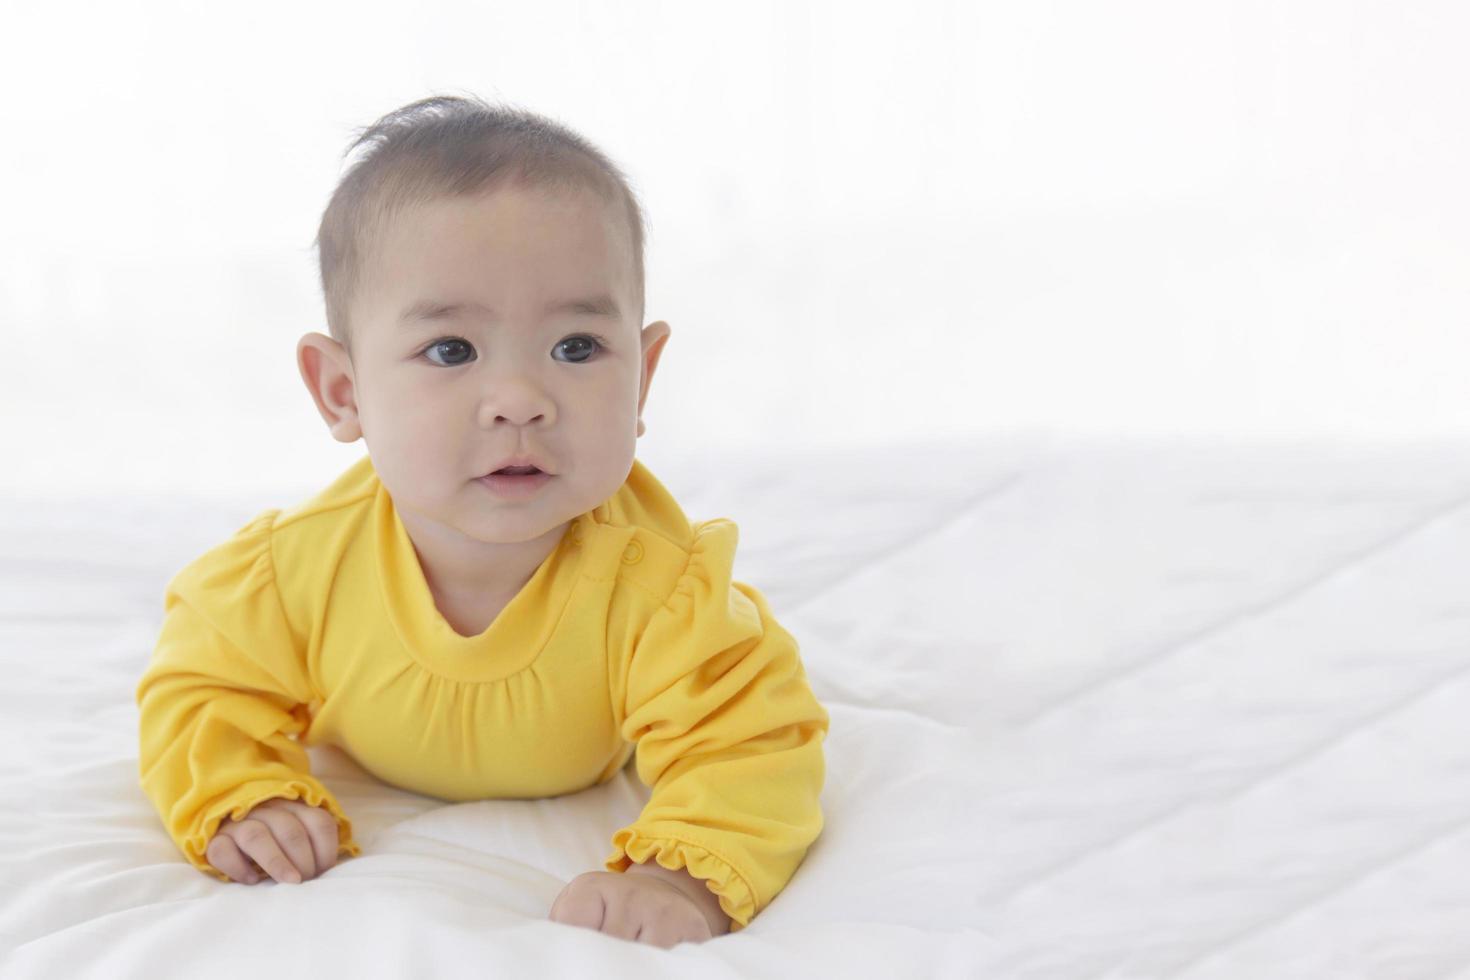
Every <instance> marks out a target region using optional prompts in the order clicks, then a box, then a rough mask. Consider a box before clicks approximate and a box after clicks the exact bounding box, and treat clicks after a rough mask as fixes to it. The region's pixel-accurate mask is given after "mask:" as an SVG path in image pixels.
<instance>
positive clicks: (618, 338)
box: [296, 97, 670, 543]
mask: <svg viewBox="0 0 1470 980" xmlns="http://www.w3.org/2000/svg"><path fill="white" fill-rule="evenodd" d="M361 132H362V135H361V136H360V137H359V138H358V139H357V140H356V141H354V143H353V144H352V145H351V146H349V148H348V152H349V153H350V152H351V151H352V149H353V148H355V147H357V146H359V145H363V144H366V145H367V147H368V150H367V153H366V154H365V155H364V156H363V158H362V159H360V160H358V161H357V162H356V163H355V164H354V165H353V166H352V167H351V168H350V169H349V170H348V171H347V173H346V174H345V175H344V176H343V177H342V179H341V181H340V182H339V184H338V186H337V188H336V190H335V192H334V193H333V194H332V199H331V202H330V203H329V204H328V206H327V209H326V211H325V213H324V214H323V215H322V221H321V227H320V229H319V231H318V235H317V247H318V249H319V252H320V257H321V276H322V292H323V294H324V297H325V301H326V315H327V325H328V330H329V331H330V336H326V335H323V334H321V333H309V334H307V335H306V336H304V337H302V338H301V340H300V342H299V343H298V344H297V348H296V354H297V366H298V367H299V369H300V371H301V377H302V379H303V380H304V381H305V382H306V386H307V388H308V390H309V391H310V392H311V394H312V397H313V398H314V399H315V401H316V404H317V408H318V410H319V411H320V412H321V415H322V418H323V419H325V420H326V422H327V426H328V428H329V429H330V430H331V433H332V436H333V437H334V438H336V439H337V440H339V441H341V442H354V441H356V440H357V439H358V438H359V437H361V438H362V439H363V440H364V442H365V443H366V444H367V447H368V453H369V455H370V456H371V457H372V461H373V468H374V470H375V471H376V472H377V474H378V476H379V478H380V479H381V480H382V482H383V485H384V487H386V488H387V490H388V492H389V493H390V495H391V496H392V498H393V501H394V504H395V506H396V507H398V508H399V509H400V510H402V509H407V510H410V511H413V512H414V513H415V514H416V515H419V516H421V517H422V518H427V519H429V520H432V521H435V522H437V523H438V524H441V525H447V526H448V527H450V528H453V529H455V530H457V531H459V532H461V533H463V534H466V535H468V536H469V537H471V538H475V539H477V540H480V541H484V542H500V543H510V542H521V541H529V540H531V539H533V538H537V537H541V536H543V535H551V534H558V533H559V532H560V529H561V528H562V527H564V525H565V523H566V522H567V521H568V520H571V519H572V518H574V517H576V516H577V515H578V514H581V513H584V512H586V511H588V510H591V509H592V508H593V507H596V506H597V505H598V504H600V503H602V502H603V501H604V500H606V499H607V498H608V497H609V496H611V495H612V494H613V493H615V492H616V491H617V489H618V488H619V487H620V486H622V484H623V481H624V480H625V479H626V478H627V476H628V473H629V471H630V470H631V468H632V464H633V457H634V449H635V443H636V440H637V438H638V437H639V436H641V435H642V434H643V423H642V420H641V418H640V416H641V414H642V411H643V406H644V403H645V401H646V400H647V397H648V389H649V384H650V382H651V381H652V380H653V374H654V370H655V368H656V367H657V365H658V360H659V356H660V354H661V352H662V350H663V347H664V344H665V342H666V341H667V339H668V336H669V332H670V331H669V327H668V324H666V323H664V322H663V321H657V322H654V323H651V324H649V325H648V326H647V327H644V328H643V329H642V330H641V331H640V329H639V324H640V323H641V322H642V319H643V221H642V216H641V209H640V206H639V204H638V201H637V199H636V197H635V196H634V194H633V192H632V190H631V188H629V186H628V184H627V181H626V179H625V178H624V177H623V175H622V174H621V172H620V171H619V170H618V169H617V168H616V167H615V166H614V165H613V164H612V163H611V162H610V161H609V160H608V159H607V158H606V157H605V156H604V155H603V154H602V153H601V152H599V151H598V150H597V149H596V148H594V147H593V146H592V145H591V144H589V143H588V142H587V141H586V140H584V139H583V138H581V137H580V136H578V135H576V134H575V133H573V132H571V131H569V130H567V129H566V128H565V127H563V126H561V125H559V124H557V123H555V122H553V121H551V120H548V119H545V118H543V117H540V116H537V115H535V114H533V113H530V112H527V111H524V110H519V109H508V108H501V107H492V106H490V105H487V104H486V103H484V102H482V101H479V100H478V99H474V98H459V97H434V98H429V99H423V100H420V101H418V102H415V103H412V104H410V105H407V106H404V107H403V108H401V109H398V110H395V111H394V112H391V113H389V114H388V115H386V116H384V117H383V118H382V119H379V120H378V121H377V122H375V123H374V124H372V125H371V126H369V127H367V128H366V129H364V130H362V131H361ZM523 455H525V456H531V457H534V458H535V459H536V460H537V461H538V465H539V466H540V467H541V468H542V469H543V470H544V471H545V472H547V473H549V474H551V476H550V478H549V479H547V480H545V482H544V483H543V484H542V485H541V486H540V488H539V489H536V490H535V491H534V492H532V493H529V494H514V495H513V494H503V493H501V492H498V491H496V490H493V489H491V488H489V487H487V485H486V484H485V482H484V481H481V480H480V479H479V477H482V476H484V475H485V474H487V473H489V472H491V471H493V470H495V469H497V468H498V467H501V466H503V465H505V463H506V462H507V461H508V460H509V459H511V458H512V457H519V456H523Z"/></svg>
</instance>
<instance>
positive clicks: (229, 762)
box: [136, 511, 361, 881]
mask: <svg viewBox="0 0 1470 980" xmlns="http://www.w3.org/2000/svg"><path fill="white" fill-rule="evenodd" d="M275 513H276V512H275V511H267V512H265V513H263V514H261V515H260V516H259V517H256V518H255V519H254V520H252V521H251V522H250V523H248V524H246V525H245V526H244V527H242V528H241V529H240V530H239V531H237V532H235V535H234V536H233V537H232V538H230V539H229V540H227V541H226V542H224V543H223V544H221V545H219V546H217V547H215V548H213V549H211V550H210V551H208V552H206V553H205V554H203V555H202V556H200V557H199V558H197V559H195V560H194V561H193V562H191V563H190V564H189V565H188V566H186V567H185V568H184V569H183V570H182V571H180V572H179V573H178V574H177V575H175V576H174V577H173V579H172V580H170V582H169V583H168V586H167V588H166V590H165V593H164V620H163V626H162V629H161V631H160V634H159V637H158V641H157V644H156V646H155V648H154V651H153V656H152V659H151V661H150V663H149V665H148V667H147V669H146V670H145V671H144V673H143V675H142V677H141V679H140V680H139V682H138V685H137V691H136V700H137V704H138V709H139V721H138V734H139V751H138V768H139V775H140V779H141V785H142V787H143V790H144V792H145V793H146V794H147V795H148V798H149V799H150V800H152V802H153V805H154V807H155V808H156V809H157V811H158V814H159V816H160V817H161V818H162V819H163V824H164V827H165V829H166V830H167V831H168V834H169V836H170V837H171V838H172V839H173V841H174V843H175V844H177V845H178V847H179V849H180V850H181V851H182V852H183V854H184V856H185V857H186V858H187V859H188V861H189V863H191V864H192V865H194V867H196V868H198V869H199V870H200V871H203V872H205V873H208V874H213V875H214V876H216V877H217V878H219V879H220V880H221V881H229V880H230V878H229V876H228V875H226V874H225V873H224V872H222V871H220V870H219V869H217V868H215V867H214V866H213V865H211V864H210V863H209V862H208V861H207V860H206V859H205V857H204V851H205V848H206V847H207V846H208V844H209V841H210V839H211V838H212V837H213V836H214V833H215V831H216V830H217V829H218V827H219V825H220V823H221V822H222V821H223V820H224V818H225V817H226V816H228V817H230V818H232V819H240V818H241V817H243V816H244V815H245V814H246V813H247V812H248V811H249V810H250V809H251V808H252V807H254V806H255V805H257V804H259V803H262V802H264V801H265V800H268V799H272V798H275V797H284V798H286V799H292V800H295V799H300V800H302V801H304V802H305V803H308V804H310V805H312V806H325V807H326V808H327V809H328V810H329V811H330V812H331V813H332V814H333V815H334V816H336V818H337V822H338V853H339V854H342V853H346V854H349V855H357V854H359V853H360V852H361V851H360V848H359V847H358V845H357V844H356V843H354V842H353V841H352V825H351V823H350V822H349V821H348V819H347V816H346V814H344V813H343V812H342V808H341V806H340V805H339V804H338V802H337V800H336V799H335V798H334V797H333V796H332V794H331V793H329V792H328V791H327V789H326V787H325V786H323V785H322V784H321V783H320V782H319V781H318V780H316V779H315V778H313V777H312V776H311V773H310V760H309V758H308V756H307V753H306V749H305V747H304V746H302V745H301V744H300V743H299V742H298V741H296V740H295V739H293V738H292V737H291V736H293V735H296V734H299V733H300V732H302V731H304V730H305V729H306V727H307V725H308V724H309V722H310V713H309V709H308V707H307V705H308V704H310V703H311V702H312V701H313V700H315V697H316V696H315V694H314V692H313V689H312V684H311V681H310V679H309V678H308V677H307V674H306V669H305V665H304V662H303V661H304V655H303V650H302V649H301V648H302V646H303V643H302V641H300V640H298V639H297V638H296V637H295V635H294V634H293V632H292V630H291V627H290V624H289V623H288V622H287V619H286V615H285V612H284V610H283V608H282V605H281V601H280V596H279V595H278V594H277V589H276V579H275V569H274V565H273V561H272V553H271V524H272V520H273V519H274V516H275Z"/></svg>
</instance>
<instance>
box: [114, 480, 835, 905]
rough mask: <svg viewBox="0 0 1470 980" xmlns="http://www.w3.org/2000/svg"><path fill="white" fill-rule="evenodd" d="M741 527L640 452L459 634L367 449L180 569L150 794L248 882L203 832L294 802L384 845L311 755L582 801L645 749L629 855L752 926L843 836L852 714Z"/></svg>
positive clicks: (455, 784)
mask: <svg viewBox="0 0 1470 980" xmlns="http://www.w3.org/2000/svg"><path fill="white" fill-rule="evenodd" d="M737 535H738V532H737V529H736V525H735V524H734V523H732V522H731V521H729V520H727V519H724V518H715V519H713V520H707V521H701V522H698V523H694V524H691V523H690V522H689V520H688V519H687V518H686V517H685V515H684V512H683V510H682V509H681V508H680V507H679V505H678V503H677V502H676V501H675V500H674V498H673V497H672V496H671V495H670V494H669V492H668V490H667V489H665V487H664V486H663V484H661V483H660V482H659V481H658V480H657V479H656V478H655V477H654V476H653V474H652V473H650V472H649V471H648V469H647V468H646V467H644V466H643V464H642V463H641V462H639V461H637V460H634V463H633V468H632V471H631V472H630V474H629V476H628V479H627V480H626V481H625V482H624V484H623V486H622V487H621V488H619V490H618V492H617V493H615V494H614V495H613V496H612V497H610V498H608V500H606V501H605V502H603V503H602V504H599V505H598V506H597V507H596V508H594V509H593V510H591V511H589V512H588V513H586V514H583V515H581V516H579V517H578V518H576V519H575V520H573V521H572V522H571V523H570V524H569V525H568V527H567V531H566V533H565V534H564V535H563V536H562V539H561V541H560V542H559V543H558V545H557V547H556V549H555V550H554V551H553V552H552V553H551V554H550V555H549V556H548V557H547V558H546V560H545V561H544V562H542V564H541V565H540V566H539V567H538V568H537V569H536V571H535V573H534V574H533V575H532V576H531V579H530V580H529V581H528V582H527V583H526V585H525V586H524V587H523V588H522V589H521V591H520V592H518V593H517V594H516V595H515V597H514V598H512V599H511V601H510V602H509V603H508V604H507V605H506V606H505V608H504V609H503V610H502V611H501V612H500V614H499V615H498V616H497V617H496V619H495V621H494V622H492V623H491V624H490V626H489V627H487V628H486V630H485V631H484V632H483V633H481V634H480V635H479V636H472V637H466V636H461V635H460V634H458V633H456V632H455V631H454V629H453V627H451V626H450V625H449V623H448V622H446V621H445V620H444V618H443V617H442V616H441V615H440V614H439V611H438V609H437V607H436V606H435V604H434V599H433V596H432V594H431V593H430V591H429V587H428V583H427V582H426V581H425V580H424V575H423V570H422V568H421V567H420V565H419V562H418V556H417V554H416V553H415V551H414V548H413V543H412V541H411V540H410V539H409V537H408V533H407V531H406V530H405V529H404V526H403V523H402V521H401V520H400V519H399V516H398V512H397V510H396V509H395V508H394V506H393V501H392V498H391V497H390V496H389V494H388V492H387V490H386V489H385V488H384V487H383V485H382V483H381V482H380V481H379V480H378V477H377V474H376V472H375V471H374V469H373V467H372V462H371V459H370V457H366V456H365V457H363V459H362V460H360V461H359V462H358V463H355V464H354V465H353V466H351V467H350V468H349V469H347V470H346V471H345V472H344V473H343V474H342V475H341V476H340V477H338V478H337V479H336V480H335V481H334V482H333V483H332V484H331V485H330V486H328V487H327V488H326V489H325V490H324V491H322V492H321V493H319V494H318V495H317V496H315V497H314V498H312V499H311V500H309V501H307V502H306V503H304V504H301V505H298V506H296V507H294V508H291V509H288V510H279V509H277V510H268V511H265V512H264V513H262V514H260V515H259V516H258V517H256V518H255V519H254V520H252V521H250V522H249V523H248V524H246V525H245V526H244V527H242V528H240V529H239V530H238V531H237V532H235V534H234V536H233V537H231V538H230V539H229V540H227V541H225V542H224V543H223V544H220V545H218V546H216V547H214V548H212V549H211V550H209V551H207V552H205V553H204V554H203V555H202V556H200V557H199V558H197V559H195V560H194V561H193V562H191V563H190V564H189V565H187V566H186V567H185V568H184V569H183V570H181V571H180V572H179V573H178V574H177V575H175V576H174V577H173V578H172V579H171V580H170V581H169V583H168V586H167V589H166V591H165V594H164V621H163V627H162V630H161V632H160V635H159V638H158V643H157V646H156V648H155V650H154V652H153V656H152V660H151V661H150V663H149V665H148V668H147V670H146V671H145V672H144V674H143V675H142V678H141V680H140V681H139V683H138V687H137V694H136V696H137V704H138V708H139V712H140V719H139V772H140V776H141V785H142V787H143V790H144V792H145V793H147V795H148V797H149V799H151V800H152V801H153V805H154V806H155V807H156V808H157V810H158V813H159V815H160V816H161V817H162V819H163V823H164V826H165V828H166V829H167V831H168V833H169V835H170V836H171V837H172V838H173V840H174V842H175V843H176V844H177V845H178V846H179V848H180V850H181V851H182V852H183V854H184V855H185V857H186V858H187V859H188V860H189V861H190V863H192V864H193V865H194V866H195V867H197V868H199V869H200V870H201V871H204V872H207V873H212V874H214V875H216V876H217V877H219V878H220V880H222V881H228V880H229V877H228V876H227V875H226V874H224V873H223V872H221V871H219V870H218V869H216V868H215V867H213V866H212V865H211V864H209V862H208V861H207V860H206V859H205V857H204V850H205V847H206V846H207V845H208V843H209V840H210V838H211V837H213V835H214V833H215V830H216V828H218V826H219V824H220V822H221V821H222V820H224V818H225V817H226V816H229V817H231V818H234V819H239V818H241V817H242V816H244V814H245V813H247V812H248V811H249V810H250V809H251V808H252V807H254V806H255V805H256V804H258V803H260V802H262V801H264V800H267V799H271V798H273V797H285V798H287V799H302V800H304V801H305V802H307V803H309V804H311V805H313V806H325V807H326V809H328V810H329V811H330V812H331V813H332V814H334V815H335V816H336V818H337V821H338V835H339V854H347V855H358V854H360V853H361V849H360V847H359V845H358V844H357V843H356V842H355V841H354V840H353V839H352V824H351V822H350V820H349V819H348V817H347V815H346V814H345V813H344V812H343V810H342V808H341V806H340V804H339V803H338V802H337V800H336V799H335V798H334V797H333V796H332V794H331V793H330V792H328V791H327V789H326V787H325V786H324V785H323V784H322V783H321V782H320V781H318V780H317V779H315V778H313V777H312V775H311V773H310V761H309V758H308V756H307V753H306V750H305V748H304V747H303V746H310V745H316V744H318V743H327V744H331V745H336V746H338V747H340V748H341V749H343V750H344V751H346V752H347V753H348V754H349V755H351V756H352V757H353V758H354V759H356V760H357V762H358V763H359V764H360V765H361V766H363V768H365V769H367V770H368V771H369V772H372V773H373V774H374V775H376V776H378V777H379V778H380V779H382V780H383V781H385V782H387V783H390V784H392V785H395V786H400V787H403V788H405V789H408V790H412V791H413V792H416V793H423V794H427V795H430V796H435V797H439V798H442V799H446V800H473V799H484V798H487V797H511V798H536V797H545V796H558V795H561V794H564V793H573V792H576V791H578V790H582V789H585V788H587V787H589V786H593V785H596V784H599V783H604V782H607V781H608V780H610V779H612V778H613V776H615V775H616V774H617V773H618V771H619V770H620V769H622V767H623V764H624V763H625V762H627V761H628V759H629V758H630V757H632V756H634V755H635V754H636V760H635V764H636V767H637V771H638V776H639V778H640V779H642V780H643V782H644V784H645V785H647V786H648V787H650V789H651V791H652V792H651V795H650V799H649V802H648V805H647V806H646V807H644V809H643V812H642V813H641V814H640V815H639V817H638V819H637V820H636V821H634V822H633V823H632V824H630V825H629V826H627V827H624V828H622V829H620V830H618V831H617V832H616V833H615V834H614V835H613V837H612V843H613V847H614V851H613V853H612V854H611V855H610V856H609V857H608V858H607V860H606V870H608V871H624V870H626V869H627V867H628V866H629V864H630V863H632V862H637V863H640V864H641V863H645V862H646V861H648V860H649V859H650V857H652V858H654V859H655V860H657V861H658V863H659V864H660V865H662V866H664V867H666V868H673V869H678V868H683V867H686V866H687V868H688V870H689V873H690V874H692V875H694V876H695V877H697V878H702V879H704V880H705V881H706V882H707V887H709V888H710V890H712V891H714V892H715V893H716V894H718V896H719V899H720V906H721V908H722V909H723V910H724V911H725V914H726V915H728V916H729V917H730V918H731V920H732V924H731V929H732V931H735V930H739V929H742V928H744V927H745V926H747V925H749V923H750V920H751V919H752V918H753V917H754V916H755V915H757V914H758V913H759V912H760V911H761V910H762V909H763V908H765V906H766V905H768V904H769V903H770V902H771V900H772V899H773V898H775V897H776V895H777V894H779V893H780V892H781V890H782V889H783V888H785V887H786V884H787V883H788V882H789V881H790V880H791V877H792V875H793V874H794V873H795V872H796V869H797V867H798V866H799V865H800V864H801V862H802V859H803V858H804V857H805V855H806V851H807V849H808V847H810V845H811V843H812V842H813V841H814V840H815V839H816V837H817V835H818V834H819V833H820V832H821V829H822V823H823V821H822V812H821V808H820V805H819V802H818V797H819V795H820V793H821V789H822V784H823V780H824V777H825V766H824V761H823V754H822V742H823V741H824V740H825V738H826V734H827V730H828V725H829V720H830V719H829V716H828V713H827V711H826V709H825V708H823V707H822V705H821V704H820V703H819V702H818V701H817V699H816V697H815V696H814V695H813V693H812V691H811V688H810V686H809V685H808V683H807V678H806V673H805V670H804V669H803V666H802V662H801V658H800V655H799V652H798V647H797V643H796V640H795V639H794V638H793V637H792V635H791V634H790V633H789V632H787V631H786V629H785V628H783V627H782V626H781V625H780V624H779V623H778V622H776V620H775V619H774V618H773V617H772V615H771V610H770V607H769V606H768V605H767V602H766V599H765V597H764V596H763V595H762V594H761V593H760V592H759V591H758V590H756V589H754V588H752V587H751V586H749V585H747V584H745V583H743V582H736V581H732V579H731V573H732V570H733V565H734V558H735V545H736V540H737Z"/></svg>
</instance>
